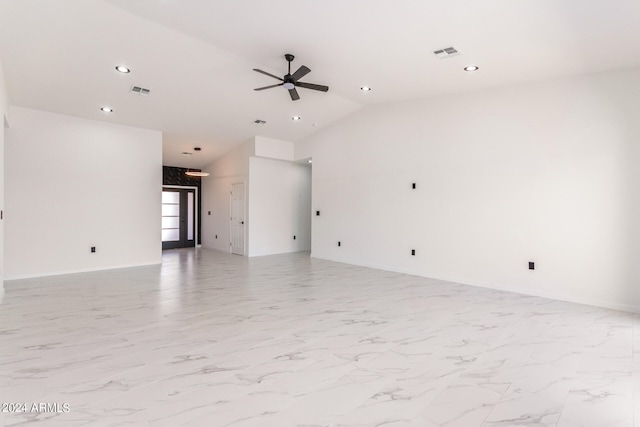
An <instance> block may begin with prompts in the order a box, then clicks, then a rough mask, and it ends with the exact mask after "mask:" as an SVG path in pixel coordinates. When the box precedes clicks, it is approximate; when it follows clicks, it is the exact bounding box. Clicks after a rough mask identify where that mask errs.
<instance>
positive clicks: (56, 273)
mask: <svg viewBox="0 0 640 427" xmlns="http://www.w3.org/2000/svg"><path fill="white" fill-rule="evenodd" d="M160 264H162V261H158V262H148V263H142V264H121V265H113V266H108V267H96V268H87V269H82V270H64V271H51V272H47V273H36V274H23V275H17V276H9V277H7V278H5V282H10V281H12V280H24V279H36V278H39V277H49V276H63V275H65V274H79V273H93V272H96V271H107V270H118V269H123V268H135V267H148V266H151V265H160Z"/></svg>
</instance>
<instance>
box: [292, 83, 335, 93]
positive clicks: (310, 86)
mask: <svg viewBox="0 0 640 427" xmlns="http://www.w3.org/2000/svg"><path fill="white" fill-rule="evenodd" d="M295 85H296V86H300V87H303V88H305V89H313V90H321V91H322V92H326V91H328V90H329V86H323V85H314V84H313V83H304V82H297V83H295Z"/></svg>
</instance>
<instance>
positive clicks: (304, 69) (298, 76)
mask: <svg viewBox="0 0 640 427" xmlns="http://www.w3.org/2000/svg"><path fill="white" fill-rule="evenodd" d="M310 72H311V70H310V69H309V68H308V67H305V66H304V65H303V66H302V67H300V68H298V71H296V72H295V73H293V74H292V75H291V77H292V78H293V80H298V79H301V78H303V77H304V76H306V75H307V74H309V73H310Z"/></svg>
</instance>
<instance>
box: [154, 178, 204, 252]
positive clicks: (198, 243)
mask: <svg viewBox="0 0 640 427" xmlns="http://www.w3.org/2000/svg"><path fill="white" fill-rule="evenodd" d="M162 188H163V189H164V188H178V189H181V188H184V189H187V190H196V210H195V212H196V220H195V223H196V234H195V235H194V237H195V239H194V240H195V245H196V248H197V247H198V246H199V245H200V244H201V242H200V241H198V213H200V211H199V210H198V209H199V207H198V187H194V186H191V185H163V186H162Z"/></svg>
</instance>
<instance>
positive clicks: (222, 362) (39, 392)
mask: <svg viewBox="0 0 640 427" xmlns="http://www.w3.org/2000/svg"><path fill="white" fill-rule="evenodd" d="M163 258H164V262H163V264H162V266H155V267H141V268H132V269H123V270H112V271H104V272H95V273H83V274H74V275H65V276H54V277H46V278H38V279H31V280H20V281H11V282H7V283H6V284H5V288H6V292H5V296H4V300H3V301H2V303H1V304H0V402H4V403H14V404H15V403H26V404H27V409H28V410H27V412H23V413H15V412H12V413H7V412H3V413H0V417H1V419H2V421H3V423H4V425H7V426H13V425H16V426H18V425H20V426H22V425H39V426H56V427H57V426H64V427H69V426H207V427H211V426H237V427H246V426H251V427H254V426H269V427H289V426H301V427H302V426H304V427H316V426H331V427H360V426H362V427H364V426H366V427H374V426H378V427H380V426H384V427H437V426H441V427H444V426H447V427H454V426H460V427H474V426H479V427H480V426H481V427H498V426H504V427H509V426H529V427H539V426H558V427H577V426H590V427H596V426H602V427H617V426H620V427H623V426H625V427H626V426H633V425H634V422H635V425H636V426H640V317H638V315H634V314H630V313H624V312H619V311H613V310H607V309H602V308H597V307H590V306H585V305H578V304H571V303H566V302H560V301H554V300H549V299H543V298H537V297H529V296H524V295H519V294H513V293H508V292H499V291H494V290H488V289H483V288H478V287H471V286H463V285H458V284H454V283H449V282H444V281H439V280H433V279H428V278H421V277H415V276H409V275H403V274H398V273H390V272H385V271H379V270H374V269H369V268H364V267H357V266H350V265H346V264H339V263H334V262H329V261H323V260H317V259H310V258H309V256H308V254H305V253H301V254H300V253H299V254H287V255H277V256H269V257H261V258H252V259H248V258H243V257H239V256H232V255H227V254H223V253H219V252H214V251H209V250H205V249H198V250H194V249H188V250H174V251H167V252H166V253H165V254H164V257H163ZM33 403H57V404H59V407H58V408H56V407H50V408H49V410H48V411H43V412H38V411H35V412H30V410H31V405H32V404H33ZM64 403H66V404H68V405H69V411H68V412H65V411H64V409H63V407H62V404H64ZM5 409H6V408H5ZM14 409H15V408H14Z"/></svg>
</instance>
